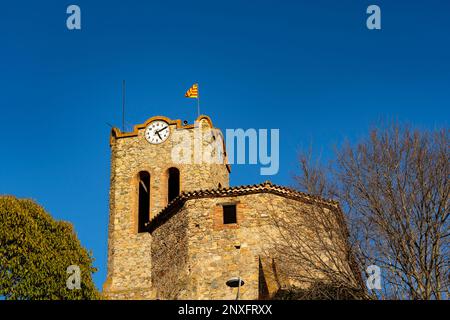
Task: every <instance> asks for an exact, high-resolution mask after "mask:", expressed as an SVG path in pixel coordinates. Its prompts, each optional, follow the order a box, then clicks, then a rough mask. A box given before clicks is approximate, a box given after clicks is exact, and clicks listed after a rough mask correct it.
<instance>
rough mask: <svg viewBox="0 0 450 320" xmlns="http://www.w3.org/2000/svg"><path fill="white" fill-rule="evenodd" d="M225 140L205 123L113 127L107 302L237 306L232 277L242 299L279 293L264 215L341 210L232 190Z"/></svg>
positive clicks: (270, 191) (283, 192)
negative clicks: (267, 253)
mask: <svg viewBox="0 0 450 320" xmlns="http://www.w3.org/2000/svg"><path fill="white" fill-rule="evenodd" d="M223 140H224V139H223V136H222V133H221V132H220V131H219V130H218V129H216V128H214V126H213V124H212V122H211V119H210V118H209V117H207V116H200V117H199V118H198V119H197V120H196V122H195V124H194V125H189V124H183V123H182V122H181V121H180V120H171V119H168V118H166V117H161V116H157V117H153V118H150V119H148V120H147V121H146V122H145V123H143V124H141V125H136V126H135V127H134V130H133V132H121V131H120V130H119V129H117V128H114V129H113V130H112V132H111V138H110V146H111V187H110V213H109V230H108V233H109V237H108V273H107V280H106V282H105V284H104V288H103V293H104V295H105V297H106V298H109V299H175V298H182V299H234V298H235V296H236V291H235V290H234V288H230V287H229V286H227V281H229V279H232V278H233V277H236V276H238V275H239V277H241V278H242V279H244V281H245V285H244V286H243V287H242V288H240V289H241V291H240V294H241V298H242V299H261V298H267V297H270V296H271V295H273V294H274V293H276V292H277V291H278V290H280V281H279V279H275V278H274V274H273V270H274V266H270V265H269V266H268V265H267V263H265V262H264V261H265V260H264V259H266V258H264V254H263V252H264V246H265V245H266V244H267V243H268V240H267V235H268V234H270V232H271V229H270V227H268V226H269V222H270V219H271V218H270V217H271V212H272V213H277V214H285V215H287V216H289V215H291V216H292V215H294V214H298V212H299V210H300V211H303V212H306V210H310V209H311V208H313V207H318V206H319V207H321V208H325V209H324V210H326V212H330V213H333V214H334V212H338V211H339V206H338V204H337V203H335V202H333V201H329V200H325V199H321V198H318V197H313V196H309V195H307V194H304V193H301V192H297V191H295V190H292V189H289V188H285V187H280V186H276V185H273V184H271V183H270V182H265V183H263V184H259V185H251V186H238V187H230V186H229V174H230V166H229V165H228V164H227V158H226V152H225V145H224V142H223ZM180 146H182V148H180ZM210 146H214V147H213V148H210ZM199 148H200V150H202V152H200V153H199V152H197V150H199ZM205 150H206V151H205ZM205 154H206V155H210V156H211V158H212V159H214V160H215V161H207V160H208V159H209V158H208V159H206V158H204V155H205Z"/></svg>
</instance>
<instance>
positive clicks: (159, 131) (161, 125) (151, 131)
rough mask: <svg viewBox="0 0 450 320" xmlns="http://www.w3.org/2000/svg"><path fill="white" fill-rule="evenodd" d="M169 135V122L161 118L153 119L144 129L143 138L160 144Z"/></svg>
mask: <svg viewBox="0 0 450 320" xmlns="http://www.w3.org/2000/svg"><path fill="white" fill-rule="evenodd" d="M169 136H170V128H169V124H168V123H167V122H165V121H162V120H155V121H152V122H150V124H149V125H148V126H147V128H146V129H145V139H147V141H148V142H150V143H151V144H160V143H163V142H164V141H166V140H167V138H169Z"/></svg>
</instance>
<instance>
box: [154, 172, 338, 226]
mask: <svg viewBox="0 0 450 320" xmlns="http://www.w3.org/2000/svg"><path fill="white" fill-rule="evenodd" d="M257 193H271V194H275V195H279V196H282V197H286V198H290V199H294V200H298V201H301V202H303V203H307V204H313V203H315V204H319V205H322V206H324V207H330V208H331V207H333V208H338V207H339V203H338V202H337V201H334V200H329V199H324V198H322V197H318V196H314V195H310V194H307V193H304V192H300V191H297V190H295V189H292V188H288V187H283V186H279V185H275V184H272V183H271V182H270V181H266V182H264V183H261V184H254V185H245V186H237V187H230V188H218V189H207V190H195V191H190V192H182V193H181V194H180V195H179V196H178V197H176V198H175V199H174V200H172V201H171V202H170V203H169V204H168V205H167V206H166V207H165V208H164V209H162V210H161V211H160V212H159V213H158V214H157V215H156V216H155V217H153V218H152V219H151V221H150V222H149V223H148V225H147V226H148V227H149V229H152V228H153V227H155V226H156V225H157V224H159V223H160V222H162V221H164V220H165V219H167V218H169V217H168V214H169V213H174V210H176V211H178V210H179V209H181V207H182V206H183V205H184V203H185V202H186V201H188V200H192V199H201V198H223V197H234V196H242V195H248V194H257Z"/></svg>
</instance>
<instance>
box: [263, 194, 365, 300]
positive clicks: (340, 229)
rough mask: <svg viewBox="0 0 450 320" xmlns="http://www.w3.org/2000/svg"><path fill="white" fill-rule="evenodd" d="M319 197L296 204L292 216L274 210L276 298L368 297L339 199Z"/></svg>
mask: <svg viewBox="0 0 450 320" xmlns="http://www.w3.org/2000/svg"><path fill="white" fill-rule="evenodd" d="M316 201H317V200H316ZM316 201H314V202H313V204H312V205H305V206H304V207H298V203H295V202H293V203H291V204H290V206H292V208H290V210H289V211H288V212H290V214H289V215H286V214H284V213H282V212H277V211H276V210H275V208H273V207H272V208H271V210H270V211H271V215H270V216H271V219H270V223H269V226H270V228H269V230H270V231H269V232H267V234H266V236H267V237H268V239H269V241H268V243H269V245H268V249H267V250H265V251H266V252H265V256H266V257H271V259H272V261H271V263H272V265H271V268H272V269H273V270H274V273H275V274H276V276H277V281H278V282H279V285H278V287H279V288H280V291H279V293H278V294H277V295H276V296H275V298H280V299H362V298H366V291H365V288H364V285H363V282H362V279H361V277H360V274H359V270H358V268H357V266H356V265H355V260H354V257H353V254H352V252H351V248H350V246H349V242H348V236H349V235H348V231H347V228H346V225H345V221H344V216H343V214H342V211H341V210H340V208H339V206H338V204H337V203H335V204H331V203H328V202H322V203H321V202H320V201H317V202H316ZM285 206H286V204H285ZM284 212H285V211H284ZM292 213H293V214H292Z"/></svg>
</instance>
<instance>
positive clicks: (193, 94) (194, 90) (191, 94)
mask: <svg viewBox="0 0 450 320" xmlns="http://www.w3.org/2000/svg"><path fill="white" fill-rule="evenodd" d="M184 96H185V97H186V98H196V99H198V84H197V83H195V84H194V85H193V86H192V87H190V88H189V90H188V91H186V93H185V95H184Z"/></svg>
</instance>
